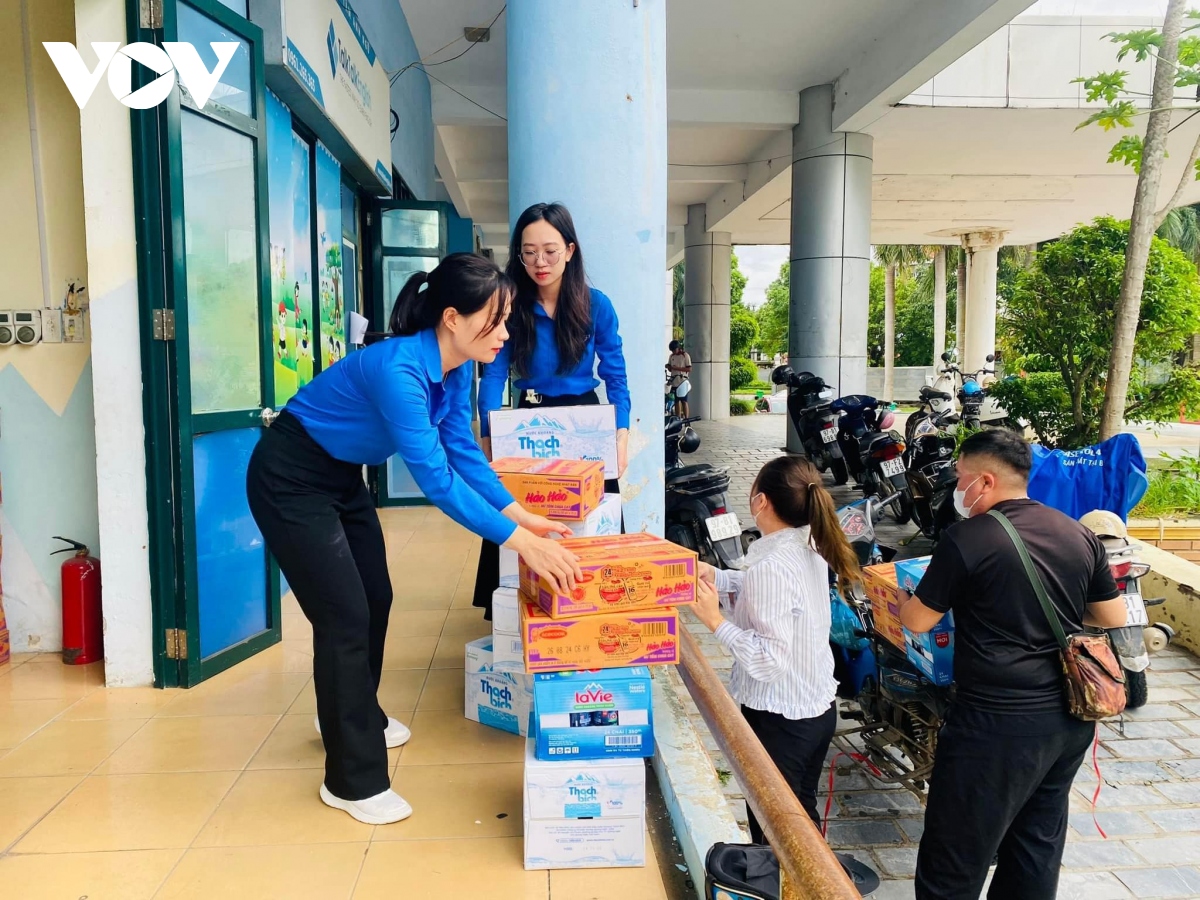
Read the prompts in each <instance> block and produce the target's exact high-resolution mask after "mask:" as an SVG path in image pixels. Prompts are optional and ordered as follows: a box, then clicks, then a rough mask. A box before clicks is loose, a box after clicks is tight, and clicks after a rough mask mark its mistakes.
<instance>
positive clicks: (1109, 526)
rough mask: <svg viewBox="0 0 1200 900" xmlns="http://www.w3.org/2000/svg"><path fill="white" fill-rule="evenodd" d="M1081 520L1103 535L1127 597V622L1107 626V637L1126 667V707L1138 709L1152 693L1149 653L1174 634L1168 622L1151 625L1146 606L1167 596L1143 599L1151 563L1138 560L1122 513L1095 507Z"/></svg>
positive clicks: (1115, 576)
mask: <svg viewBox="0 0 1200 900" xmlns="http://www.w3.org/2000/svg"><path fill="white" fill-rule="evenodd" d="M1080 522H1081V523H1082V524H1083V525H1085V526H1086V527H1088V528H1090V529H1091V530H1092V531H1093V532H1094V533H1095V534H1096V536H1097V537H1098V538H1100V543H1102V544H1103V545H1104V551H1105V553H1107V555H1108V567H1109V569H1110V570H1111V571H1112V575H1113V580H1114V581H1116V583H1117V589H1118V590H1119V591H1120V592H1121V597H1122V598H1123V599H1124V600H1125V626H1124V627H1123V628H1110V629H1108V637H1109V640H1111V641H1112V645H1113V651H1114V652H1115V653H1116V656H1117V660H1118V661H1119V662H1120V663H1121V668H1122V669H1124V671H1125V707H1126V709H1137V708H1138V707H1139V706H1145V705H1146V702H1147V701H1148V700H1149V696H1150V686H1149V684H1148V682H1147V679H1146V670H1147V669H1148V668H1149V667H1150V654H1151V653H1157V652H1158V651H1159V650H1162V649H1163V648H1165V647H1166V646H1167V645H1168V644H1169V643H1170V642H1171V639H1172V638H1174V637H1175V632H1174V630H1173V629H1172V628H1171V627H1170V626H1169V625H1167V624H1165V623H1159V624H1156V625H1151V624H1150V618H1149V616H1148V615H1147V613H1146V607H1147V606H1158V605H1160V604H1162V603H1165V602H1166V598H1165V597H1159V598H1156V599H1153V600H1145V599H1143V597H1142V588H1141V582H1142V579H1143V578H1144V577H1145V576H1146V575H1147V574H1148V573H1149V571H1150V566H1149V565H1147V564H1146V563H1144V562H1141V561H1140V560H1138V558H1137V552H1136V549H1135V548H1134V546H1133V544H1132V543H1130V541H1129V538H1128V536H1127V535H1126V533H1125V524H1124V523H1123V522H1122V521H1121V520H1120V517H1119V516H1116V515H1115V514H1113V513H1109V512H1104V511H1094V512H1090V513H1088V514H1087V515H1085V516H1084V517H1083V518H1082V519H1080Z"/></svg>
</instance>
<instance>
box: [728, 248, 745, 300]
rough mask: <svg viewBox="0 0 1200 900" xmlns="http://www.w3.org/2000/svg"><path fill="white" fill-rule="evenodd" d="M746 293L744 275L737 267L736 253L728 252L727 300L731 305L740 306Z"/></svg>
mask: <svg viewBox="0 0 1200 900" xmlns="http://www.w3.org/2000/svg"><path fill="white" fill-rule="evenodd" d="M745 295H746V276H745V275H744V274H743V273H742V270H741V269H740V268H738V257H737V254H736V253H730V254H729V302H730V304H731V305H733V306H741V305H742V299H743V298H744V297H745Z"/></svg>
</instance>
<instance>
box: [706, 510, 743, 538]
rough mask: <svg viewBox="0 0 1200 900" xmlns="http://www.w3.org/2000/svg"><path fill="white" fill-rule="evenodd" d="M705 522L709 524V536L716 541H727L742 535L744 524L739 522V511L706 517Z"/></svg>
mask: <svg viewBox="0 0 1200 900" xmlns="http://www.w3.org/2000/svg"><path fill="white" fill-rule="evenodd" d="M704 524H705V525H707V526H708V536H709V537H710V538H712V539H713V540H714V541H727V540H729V539H730V538H739V537H741V536H742V526H741V524H740V523H739V522H738V517H737V513H725V514H724V515H723V516H713V517H712V518H709V519H705V520H704Z"/></svg>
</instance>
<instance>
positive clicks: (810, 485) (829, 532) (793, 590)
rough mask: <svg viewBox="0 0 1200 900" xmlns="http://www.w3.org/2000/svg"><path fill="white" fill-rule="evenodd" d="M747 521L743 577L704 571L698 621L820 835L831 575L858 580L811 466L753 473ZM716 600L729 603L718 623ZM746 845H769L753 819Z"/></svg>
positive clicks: (788, 461) (832, 720)
mask: <svg viewBox="0 0 1200 900" xmlns="http://www.w3.org/2000/svg"><path fill="white" fill-rule="evenodd" d="M750 514H751V515H752V516H753V517H754V522H755V524H756V525H757V526H758V529H759V530H760V531H761V532H762V535H763V536H762V539H761V540H759V541H757V542H755V543H754V544H752V545H751V547H750V552H749V553H748V555H747V557H746V568H745V570H744V571H742V572H730V571H723V570H716V569H713V567H712V566H707V565H702V566H701V570H700V574H701V579H700V584H699V590H698V592H697V593H698V603H697V605H696V607H695V610H696V615H697V616H698V617H699V618H700V621H701V622H703V623H704V624H705V625H706V626H708V628H709V629H711V630H712V631H713V633H714V634H715V635H716V637H717V640H719V641H720V642H721V643H722V644H723V645H724V646H725V647H726V648H728V650H729V652H730V653H732V654H733V659H734V664H733V674H732V677H731V678H730V683H729V692H730V693H731V694H732V695H733V698H734V699H735V700H737V701H738V702H739V703H740V704H741V706H742V715H744V716H745V717H746V721H747V722H749V723H750V727H751V728H752V729H754V733H755V734H756V735H758V739H759V740H760V741H762V745H763V747H764V748H765V749H766V751H767V753H768V754H770V756H771V759H773V760H774V761H775V764H776V765H777V766H778V767H779V771H780V772H782V773H783V777H784V778H785V779H786V780H787V782H788V784H789V785H791V788H792V790H793V791H795V793H796V796H797V798H799V800H800V803H801V805H803V807H804V809H805V811H806V812H807V813H808V814H809V816H811V817H812V820H813V821H814V822H815V823H816V824H817V827H818V828H819V827H820V825H821V817H820V815H819V814H818V812H817V785H818V783H819V781H820V777H821V769H822V768H823V766H824V763H825V753H826V752H827V751H828V749H829V744H830V742H831V741H832V740H833V732H834V729H835V727H836V726H837V711H836V708H835V707H834V698H835V695H836V692H837V682H836V681H835V680H834V677H833V653H832V651H831V650H830V648H829V624H830V621H829V570H830V569H832V570H833V571H834V572H835V573H836V574H837V575H838V577H839V579H840V583H842V584H852V583H855V582H858V581H860V580H861V577H862V576H861V573H860V572H859V568H858V559H857V557H856V556H855V553H854V551H853V550H852V549H851V547H850V544H849V542H848V541H847V540H846V536H845V535H844V534H843V533H842V529H841V525H840V524H839V523H838V517H837V510H836V507H835V506H834V502H833V498H832V497H831V496H830V495H829V492H828V491H827V490H825V488H824V487H823V486H822V484H821V476H820V473H818V472H817V470H816V468H814V467H813V465H812V463H810V462H808V461H807V460H804V459H800V458H798V457H786V456H784V457H779V458H778V459H773V460H771V461H770V462H769V463H767V464H766V465H765V466H763V468H762V471H760V472H759V473H758V477H757V478H756V479H755V481H754V487H753V488H752V490H751V496H750ZM722 595H725V596H728V595H732V602H731V603H730V604H729V606H728V607H727V612H728V615H729V618H726V617H725V615H723V614H722V604H721V601H720V597H721V596H722ZM749 816H750V837H751V840H753V841H754V842H755V843H756V844H762V843H766V840H765V838H764V837H763V831H762V828H761V827H760V826H759V824H758V822H757V820H756V819H755V818H754V813H753V812H750V813H749Z"/></svg>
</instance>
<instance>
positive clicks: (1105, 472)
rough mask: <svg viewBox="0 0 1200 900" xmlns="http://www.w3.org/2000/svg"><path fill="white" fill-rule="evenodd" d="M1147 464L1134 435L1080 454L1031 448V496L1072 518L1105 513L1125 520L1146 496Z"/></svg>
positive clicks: (1083, 450)
mask: <svg viewBox="0 0 1200 900" xmlns="http://www.w3.org/2000/svg"><path fill="white" fill-rule="evenodd" d="M1148 483H1149V482H1148V481H1147V479H1146V459H1145V457H1143V456H1142V448H1141V446H1140V445H1139V444H1138V440H1137V438H1136V437H1134V436H1133V435H1132V434H1118V435H1117V436H1116V437H1113V438H1109V439H1108V440H1107V441H1104V442H1103V443H1100V444H1096V445H1094V446H1092V447H1084V448H1083V449H1082V450H1047V449H1046V448H1045V447H1042V446H1040V445H1038V444H1034V445H1033V471H1032V472H1031V473H1030V476H1029V496H1030V497H1032V498H1033V499H1034V500H1037V501H1039V502H1041V503H1045V504H1046V505H1047V506H1052V507H1054V508H1055V509H1057V510H1058V511H1059V512H1062V513H1065V514H1066V515H1068V516H1070V517H1071V518H1072V519H1078V518H1080V517H1082V516H1084V515H1086V514H1087V513H1089V512H1091V511H1092V510H1094V509H1106V510H1108V511H1109V512H1114V513H1116V514H1117V515H1119V516H1120V517H1121V518H1122V519H1126V518H1128V517H1129V511H1130V510H1132V509H1133V508H1134V507H1135V506H1137V505H1138V501H1140V500H1141V499H1142V496H1143V495H1144V494H1145V493H1146V487H1147V485H1148Z"/></svg>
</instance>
